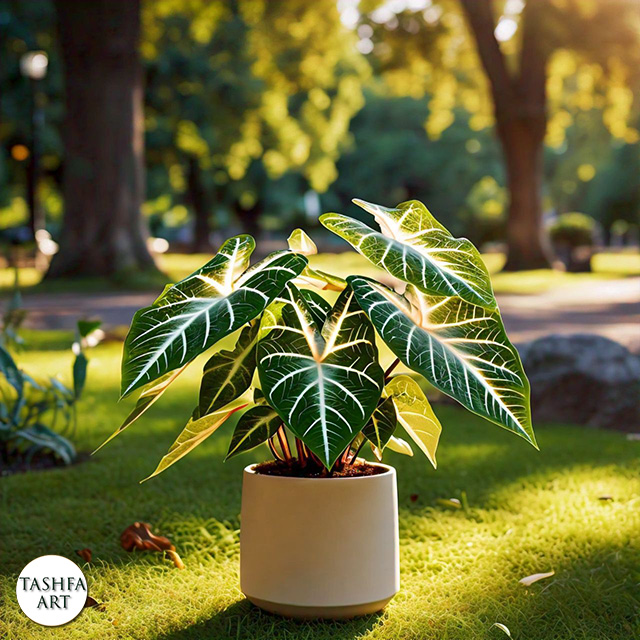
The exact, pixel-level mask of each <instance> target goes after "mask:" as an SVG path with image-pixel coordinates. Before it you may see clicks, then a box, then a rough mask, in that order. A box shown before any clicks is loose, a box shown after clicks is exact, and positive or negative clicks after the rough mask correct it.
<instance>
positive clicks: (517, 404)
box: [349, 276, 536, 446]
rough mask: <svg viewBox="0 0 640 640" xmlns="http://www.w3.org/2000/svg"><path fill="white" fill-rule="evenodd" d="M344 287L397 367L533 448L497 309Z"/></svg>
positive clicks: (515, 360)
mask: <svg viewBox="0 0 640 640" xmlns="http://www.w3.org/2000/svg"><path fill="white" fill-rule="evenodd" d="M349 282H350V284H351V287H352V288H353V291H354V293H355V295H356V297H357V299H358V302H359V303H360V306H361V307H362V308H363V309H364V310H365V311H366V313H367V315H368V316H369V318H370V319H371V322H372V323H373V325H374V326H375V328H376V329H377V331H378V333H379V334H380V336H381V337H382V339H383V340H384V341H385V342H386V343H387V345H388V346H389V348H390V349H391V350H392V351H393V352H394V353H395V354H396V356H397V357H398V358H399V359H400V361H401V362H402V363H403V364H405V365H406V366H407V367H409V368H410V369H413V370H414V371H417V372H418V373H420V374H421V375H423V376H424V377H425V378H426V379H427V380H429V382H431V384H433V386H434V387H436V388H437V389H439V390H440V391H442V392H443V393H446V394H447V395H449V396H451V397H452V398H455V399H456V400H457V401H458V402H460V403H461V404H462V405H464V406H465V407H467V408H468V409H470V410H471V411H473V412H474V413H477V414H478V415H480V416H483V417H485V418H488V419H489V420H491V421H492V422H495V423H496V424H498V425H500V426H502V427H504V428H505V429H509V430H510V431H513V432H515V433H517V434H518V435H520V436H522V437H523V438H525V439H526V440H527V441H529V442H530V443H531V444H533V445H534V446H536V444H535V436H534V433H533V428H532V426H531V411H530V407H529V382H528V380H527V377H526V376H525V373H524V370H523V368H522V363H521V362H520V357H519V355H518V352H517V351H516V349H515V347H514V346H513V345H512V344H511V343H510V342H509V339H508V338H507V335H506V332H505V330H504V326H503V324H502V319H501V318H500V312H499V311H498V309H493V310H492V309H486V308H484V307H480V306H477V305H474V304H470V303H468V302H465V301H464V300H461V299H460V298H458V297H435V296H427V295H425V294H423V293H421V292H419V291H418V290H417V289H415V287H411V286H408V287H407V291H406V293H405V296H400V295H398V294H397V293H395V292H394V291H392V290H391V289H389V288H388V287H385V286H384V285H381V284H379V283H377V282H375V281H373V280H370V279H369V278H364V277H361V276H357V277H352V278H349Z"/></svg>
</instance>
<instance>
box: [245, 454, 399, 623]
mask: <svg viewBox="0 0 640 640" xmlns="http://www.w3.org/2000/svg"><path fill="white" fill-rule="evenodd" d="M377 466H380V467H382V468H383V469H384V472H383V473H380V474H378V475H374V476H359V477H353V478H291V477H284V476H269V475H261V474H259V473H255V471H254V470H253V465H252V466H249V467H246V469H245V470H244V477H243V484H242V514H241V530H240V588H241V589H242V592H243V593H244V594H245V595H246V596H247V598H248V599H249V600H250V601H251V602H253V603H254V604H255V605H257V606H259V607H261V608H262V609H266V610H267V611H271V612H272V613H277V614H281V615H284V616H290V617H295V618H334V619H337V618H351V617H354V616H358V615H364V614H367V613H373V612H375V611H379V610H380V609H382V608H383V607H384V606H385V605H386V604H387V603H388V602H389V600H391V598H392V597H393V596H394V595H395V594H396V592H397V591H398V588H399V585H400V570H399V562H398V500H397V489H396V472H395V470H394V469H393V468H392V467H389V466H387V465H383V464H380V465H377Z"/></svg>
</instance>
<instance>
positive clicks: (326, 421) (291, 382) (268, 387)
mask: <svg viewBox="0 0 640 640" xmlns="http://www.w3.org/2000/svg"><path fill="white" fill-rule="evenodd" d="M276 304H277V305H281V307H280V308H279V310H278V311H277V312H275V313H265V316H264V318H263V324H262V326H261V334H262V335H264V337H262V338H261V339H260V342H259V343H258V373H259V375H260V382H261V387H262V391H263V392H264V394H265V396H266V398H267V400H268V402H269V404H270V405H271V406H272V407H273V408H274V409H276V411H277V412H278V413H279V415H280V417H281V418H282V420H283V422H284V423H285V424H286V426H287V427H289V429H291V431H292V432H293V433H294V434H295V435H296V436H297V437H298V438H300V439H301V440H302V441H303V442H304V443H305V445H307V447H308V448H309V449H310V450H311V451H312V452H313V453H315V454H316V455H317V456H318V457H319V458H320V460H322V462H323V463H324V464H325V466H326V467H327V468H330V467H331V466H332V465H333V463H334V462H335V461H336V459H337V458H338V456H339V455H340V454H341V453H342V452H343V451H344V449H346V447H347V446H348V445H349V443H350V442H351V441H352V440H353V439H354V437H355V436H356V434H357V433H358V432H359V431H360V430H361V429H362V427H363V426H364V425H365V424H366V423H367V422H368V420H369V418H370V417H371V414H372V413H373V410H374V409H375V407H376V405H377V403H378V400H379V398H380V393H381V392H382V385H383V378H384V374H383V371H382V369H381V368H380V365H379V364H378V350H377V347H376V345H375V333H374V330H373V327H372V326H371V323H370V322H369V321H368V320H367V317H366V315H365V314H364V313H363V311H362V310H361V309H360V307H359V306H358V305H357V303H356V301H355V298H354V295H353V292H352V291H351V290H350V289H347V290H345V291H344V292H343V293H342V294H341V295H340V297H339V298H338V300H337V301H336V304H335V305H334V307H333V308H332V310H331V312H330V314H329V316H328V318H327V320H326V321H325V323H324V325H323V327H322V330H321V331H319V330H318V327H317V325H316V322H315V319H314V317H313V314H312V313H311V310H310V308H309V304H308V303H307V302H306V298H305V297H304V296H303V295H302V294H301V293H300V291H299V290H298V289H297V288H296V287H294V286H293V285H291V284H289V285H287V287H286V289H285V292H284V293H283V294H282V295H281V296H280V298H278V302H277V303H276ZM265 323H268V324H266V326H265ZM265 334H266V335H265Z"/></svg>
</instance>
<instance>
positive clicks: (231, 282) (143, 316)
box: [122, 236, 307, 397]
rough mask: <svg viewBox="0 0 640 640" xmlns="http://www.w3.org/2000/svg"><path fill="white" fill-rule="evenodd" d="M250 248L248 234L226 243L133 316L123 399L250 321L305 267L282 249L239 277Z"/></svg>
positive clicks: (301, 260) (124, 367)
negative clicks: (205, 261) (196, 268)
mask: <svg viewBox="0 0 640 640" xmlns="http://www.w3.org/2000/svg"><path fill="white" fill-rule="evenodd" d="M254 244H255V243H254V240H253V238H251V236H237V237H235V238H231V239H230V240H227V241H226V242H225V243H224V244H223V245H222V248H221V249H220V251H219V252H218V254H217V255H216V256H215V257H214V258H213V259H212V260H211V261H210V262H208V263H207V264H206V265H205V266H204V267H202V268H201V269H199V270H198V271H196V272H195V273H193V274H191V275H190V276H189V277H188V278H185V279H184V280H182V281H181V282H178V284H175V285H173V286H172V287H169V288H168V289H167V290H166V291H165V292H164V293H163V294H162V295H161V296H160V297H159V298H158V299H157V300H156V301H155V302H154V303H153V305H152V306H151V307H146V308H144V309H141V310H140V311H138V312H137V313H136V314H135V316H134V317H133V322H132V324H131V329H130V330H129V334H128V335H127V338H126V341H125V346H124V357H123V363H122V395H123V397H124V396H126V395H128V394H129V393H131V392H132V391H133V390H134V389H137V388H138V387H141V386H143V385H144V384H146V383H148V382H151V381H153V380H156V379H157V378H159V377H160V376H162V375H164V374H165V373H167V372H168V371H171V370H173V369H177V368H178V367H181V366H182V365H184V364H186V363H187V362H190V361H191V360H192V359H193V358H195V357H196V356H198V355H199V354H200V353H202V352H204V351H206V350H207V349H208V348H209V347H211V346H212V345H214V344H215V343H216V342H217V341H218V340H220V339H221V338H224V337H225V336H226V335H229V334H230V333H232V332H233V331H235V330H236V329H238V328H240V327H241V326H242V325H243V324H245V323H247V322H249V321H250V320H253V319H254V318H255V317H257V316H258V315H259V314H260V313H262V311H263V310H264V309H265V307H266V306H267V305H268V304H269V303H270V302H271V300H273V298H275V296H277V295H278V293H279V292H280V291H281V290H282V288H283V287H284V285H285V284H286V283H287V282H288V281H289V280H291V279H292V278H295V277H296V276H297V275H299V274H300V272H301V271H302V270H303V269H304V267H305V266H306V264H307V260H306V258H305V257H304V256H300V255H298V254H295V253H290V252H288V251H284V252H279V253H274V254H271V255H270V256H268V257H267V258H265V259H264V260H262V261H261V262H259V263H257V264H255V265H254V266H252V267H251V268H249V269H248V270H247V271H245V272H244V273H243V270H244V268H245V267H246V265H247V264H248V260H249V256H250V254H251V251H252V250H253V247H254Z"/></svg>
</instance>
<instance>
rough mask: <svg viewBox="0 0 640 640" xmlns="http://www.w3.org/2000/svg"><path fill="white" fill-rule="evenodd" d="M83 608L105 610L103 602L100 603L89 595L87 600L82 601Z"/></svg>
mask: <svg viewBox="0 0 640 640" xmlns="http://www.w3.org/2000/svg"><path fill="white" fill-rule="evenodd" d="M84 608H85V609H97V610H98V611H105V610H106V607H105V606H104V605H103V604H100V603H99V602H98V601H97V600H95V598H92V597H91V596H87V600H86V602H85V603H84Z"/></svg>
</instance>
